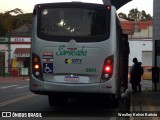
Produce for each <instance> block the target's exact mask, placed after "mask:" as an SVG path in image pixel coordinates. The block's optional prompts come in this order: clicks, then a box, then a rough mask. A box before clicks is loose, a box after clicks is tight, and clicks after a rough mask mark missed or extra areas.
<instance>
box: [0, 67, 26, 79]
mask: <svg viewBox="0 0 160 120" xmlns="http://www.w3.org/2000/svg"><path fill="white" fill-rule="evenodd" d="M0 76H13V77H19V76H29V68H23V67H14V68H8V67H0Z"/></svg>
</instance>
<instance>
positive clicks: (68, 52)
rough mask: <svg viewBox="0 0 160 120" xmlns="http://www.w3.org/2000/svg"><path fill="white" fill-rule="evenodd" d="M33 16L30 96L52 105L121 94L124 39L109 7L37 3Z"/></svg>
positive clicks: (125, 58)
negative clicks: (80, 97) (43, 98)
mask: <svg viewBox="0 0 160 120" xmlns="http://www.w3.org/2000/svg"><path fill="white" fill-rule="evenodd" d="M33 15H34V17H33V36H32V45H31V70H30V71H31V76H30V90H31V91H32V92H34V93H37V94H46V95H48V96H49V103H50V105H55V104H58V102H62V98H63V101H64V100H66V99H67V98H68V97H73V96H78V95H86V94H87V95H88V94H90V95H92V94H94V95H99V94H100V95H112V96H114V97H119V96H120V94H121V93H122V92H125V91H126V89H127V85H128V82H127V81H128V79H127V75H128V50H129V48H128V41H127V37H126V36H125V37H124V35H123V34H122V32H121V28H120V24H119V21H118V19H117V15H116V9H115V8H114V7H113V6H110V5H100V4H91V3H75V2H73V3H72V2H71V3H50V4H38V5H36V6H35V9H34V12H33Z"/></svg>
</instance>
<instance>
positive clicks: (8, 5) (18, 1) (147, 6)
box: [0, 0, 153, 16]
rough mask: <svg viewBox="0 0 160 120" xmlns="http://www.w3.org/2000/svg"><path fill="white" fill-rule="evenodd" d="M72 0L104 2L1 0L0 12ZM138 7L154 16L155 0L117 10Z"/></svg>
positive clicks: (138, 0) (139, 1)
mask: <svg viewBox="0 0 160 120" xmlns="http://www.w3.org/2000/svg"><path fill="white" fill-rule="evenodd" d="M70 1H82V2H91V3H92V2H93V3H100V4H102V0H0V3H1V4H0V12H2V13H4V12H5V11H9V10H13V9H15V8H19V9H22V10H23V12H24V13H31V12H32V11H33V8H34V5H35V4H37V3H50V2H70ZM133 8H137V9H138V10H139V11H142V10H145V11H146V13H149V14H151V16H153V0H132V1H131V2H129V3H127V4H126V5H124V6H122V7H121V8H120V9H119V10H118V11H117V12H118V13H120V12H123V13H125V14H128V13H129V10H131V9H133Z"/></svg>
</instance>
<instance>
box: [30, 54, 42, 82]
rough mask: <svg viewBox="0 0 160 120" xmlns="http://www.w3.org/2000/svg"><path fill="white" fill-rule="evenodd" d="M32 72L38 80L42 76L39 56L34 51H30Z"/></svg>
mask: <svg viewBox="0 0 160 120" xmlns="http://www.w3.org/2000/svg"><path fill="white" fill-rule="evenodd" d="M32 74H33V75H34V77H36V78H37V79H39V80H42V78H43V74H42V67H41V61H40V57H39V56H38V55H36V54H34V53H32Z"/></svg>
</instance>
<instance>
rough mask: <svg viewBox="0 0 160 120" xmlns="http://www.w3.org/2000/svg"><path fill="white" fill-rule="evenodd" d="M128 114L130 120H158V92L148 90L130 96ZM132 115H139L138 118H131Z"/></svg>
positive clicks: (159, 119)
mask: <svg viewBox="0 0 160 120" xmlns="http://www.w3.org/2000/svg"><path fill="white" fill-rule="evenodd" d="M130 113H132V117H131V119H130V120H160V91H152V90H148V91H142V93H136V94H132V96H131V107H130ZM134 113H139V114H138V116H139V117H135V116H134V117H133V114H134ZM140 116H142V117H140ZM146 116H147V117H146ZM155 116H157V117H155Z"/></svg>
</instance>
